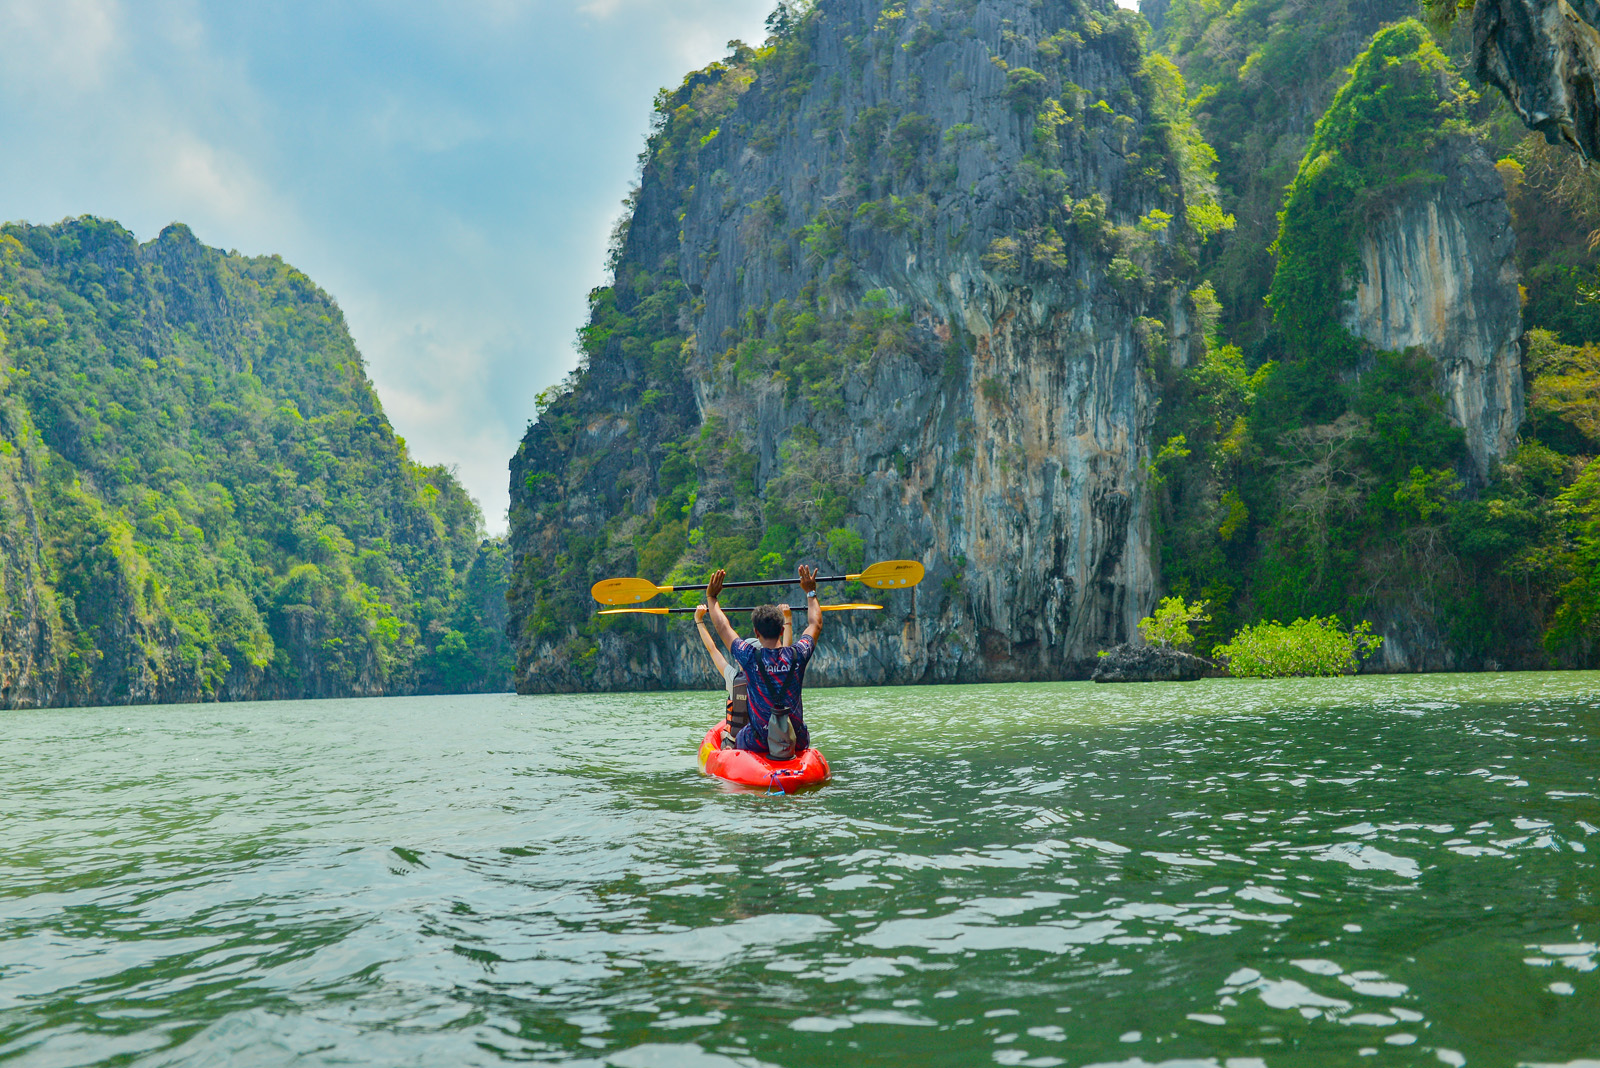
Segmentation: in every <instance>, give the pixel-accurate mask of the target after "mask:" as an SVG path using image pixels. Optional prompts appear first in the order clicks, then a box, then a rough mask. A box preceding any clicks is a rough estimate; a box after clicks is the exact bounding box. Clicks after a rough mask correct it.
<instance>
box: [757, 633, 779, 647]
mask: <svg viewBox="0 0 1600 1068" xmlns="http://www.w3.org/2000/svg"><path fill="white" fill-rule="evenodd" d="M756 637H757V638H759V639H760V640H761V648H763V649H778V648H781V647H782V641H783V639H781V638H768V637H767V636H765V635H763V634H757V635H756Z"/></svg>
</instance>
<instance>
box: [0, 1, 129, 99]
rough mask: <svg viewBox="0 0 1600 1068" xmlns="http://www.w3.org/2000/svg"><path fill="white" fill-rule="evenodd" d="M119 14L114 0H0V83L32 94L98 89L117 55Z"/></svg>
mask: <svg viewBox="0 0 1600 1068" xmlns="http://www.w3.org/2000/svg"><path fill="white" fill-rule="evenodd" d="M119 14H120V12H119V9H118V5H117V3H116V0H0V25H3V26H5V28H6V30H5V32H6V44H5V53H6V58H5V62H4V63H3V64H0V79H4V81H5V82H7V83H10V85H16V86H29V87H32V88H33V89H35V90H36V91H39V90H42V91H52V90H53V91H57V92H59V91H62V90H67V91H70V92H87V91H91V90H93V89H95V88H97V87H99V86H100V85H102V84H103V83H104V82H105V80H106V77H107V74H108V68H109V66H110V64H111V62H112V60H113V59H114V57H115V53H116V50H117V44H118V41H119V37H120V35H119V33H118V15H119ZM8 87H9V86H8Z"/></svg>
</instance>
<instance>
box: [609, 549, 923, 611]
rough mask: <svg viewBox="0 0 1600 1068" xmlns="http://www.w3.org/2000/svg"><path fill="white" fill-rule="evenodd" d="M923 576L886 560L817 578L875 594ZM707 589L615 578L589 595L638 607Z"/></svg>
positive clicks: (773, 582) (758, 582)
mask: <svg viewBox="0 0 1600 1068" xmlns="http://www.w3.org/2000/svg"><path fill="white" fill-rule="evenodd" d="M922 574H923V568H922V565H921V564H919V563H917V562H916V561H915V560H884V561H883V562H881V563H877V564H873V565H872V566H871V567H869V568H867V569H866V570H865V571H863V572H861V573H860V574H859V575H823V576H818V578H817V581H818V582H859V583H862V584H863V585H866V586H871V587H872V588H873V589H876V590H901V589H906V588H908V587H911V586H915V585H916V584H917V583H919V582H921V581H922ZM799 584H800V580H799V579H797V578H792V579H749V580H746V581H744V582H724V583H723V584H722V588H723V589H725V590H731V589H736V588H738V587H741V586H798V585H799ZM707 585H708V584H707V583H704V582H697V583H695V584H694V585H692V586H657V585H656V584H655V583H654V582H651V581H649V580H648V579H641V578H613V579H601V580H600V581H599V582H596V583H595V584H594V586H593V587H592V588H591V589H590V590H589V592H590V593H592V594H593V595H594V599H595V600H597V601H599V602H600V603H601V604H638V603H639V602H640V601H648V600H649V599H650V598H652V597H654V596H655V595H656V594H658V593H673V592H677V591H684V590H703V589H705V588H706V586H707Z"/></svg>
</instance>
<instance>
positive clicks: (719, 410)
mask: <svg viewBox="0 0 1600 1068" xmlns="http://www.w3.org/2000/svg"><path fill="white" fill-rule="evenodd" d="M775 23H776V24H777V29H778V32H777V33H776V34H775V36H774V37H773V38H772V39H771V40H770V41H769V42H768V43H767V44H766V45H765V46H764V47H763V48H761V49H746V48H740V49H738V50H736V51H735V52H734V53H733V54H732V55H730V56H729V57H728V59H727V60H726V61H724V62H723V63H719V64H715V65H713V66H712V67H710V68H708V69H707V70H704V71H701V72H698V73H696V74H694V75H691V76H690V77H689V78H688V79H687V80H686V81H685V82H684V84H683V86H682V87H680V88H679V89H677V90H675V91H673V92H670V93H665V92H664V93H663V94H662V96H661V98H660V99H658V102H657V103H658V125H657V129H656V132H655V134H654V136H653V137H652V139H651V142H650V148H649V151H648V153H647V155H646V157H645V166H644V171H643V178H642V182H641V185H640V188H639V191H638V193H637V195H636V197H635V198H634V200H633V202H632V204H631V209H632V210H631V216H630V218H629V220H628V223H627V228H626V232H625V234H624V235H623V236H622V238H621V240H620V243H619V245H618V247H617V250H616V253H615V273H616V281H615V284H614V285H613V286H611V287H608V288H607V289H605V290H602V291H599V292H597V293H596V294H595V296H594V298H593V301H592V304H593V309H592V312H593V314H592V318H591V324H590V326H589V327H588V328H587V329H586V330H585V332H584V337H583V343H584V351H585V355H586V364H585V366H584V368H583V369H582V370H581V371H580V372H579V373H578V374H577V375H576V376H575V377H574V379H573V380H572V381H571V382H570V383H569V385H568V387H567V389H566V390H565V391H562V392H558V393H557V394H556V395H553V396H551V397H548V398H547V399H546V400H545V402H544V406H543V407H542V408H541V410H540V413H539V419H538V421H537V423H535V424H534V425H533V426H532V427H531V428H530V430H529V433H528V436H527V438H526V439H525V440H524V442H523V443H522V446H521V448H520V449H519V450H518V453H517V455H516V457H515V458H514V460H513V462H512V479H511V490H512V501H513V504H512V525H513V534H512V547H513V552H514V560H515V563H514V568H515V571H514V576H513V585H512V591H511V600H512V609H513V625H514V627H515V628H516V630H517V637H518V649H519V659H518V670H517V685H518V688H519V689H521V690H524V691H527V690H552V689H555V690H560V689H574V688H578V687H594V688H600V689H620V688H636V687H654V686H661V685H686V684H693V683H695V682H698V681H700V680H702V679H705V678H707V676H706V673H705V668H704V665H703V664H702V663H701V658H702V657H703V654H702V653H700V651H699V650H698V647H697V646H693V647H692V646H691V644H690V641H689V640H686V639H689V638H690V637H691V635H690V632H688V631H687V628H686V627H680V628H678V629H673V627H672V625H670V624H669V625H667V626H665V627H663V626H662V625H661V624H659V623H655V622H651V623H639V622H635V621H629V620H626V619H624V620H622V621H618V620H616V619H613V620H610V621H600V622H597V621H595V620H594V618H593V616H592V612H593V607H594V606H593V604H592V602H591V601H589V600H588V597H587V588H588V586H589V584H590V583H591V582H593V581H594V580H595V579H597V578H599V577H602V576H604V575H607V574H619V575H623V574H633V573H640V574H642V575H644V576H645V577H648V578H651V579H653V580H656V581H662V580H672V579H674V578H675V579H677V580H678V581H689V580H691V579H697V578H701V577H703V575H704V573H705V572H706V571H707V570H708V569H709V568H710V567H711V566H713V565H717V564H721V565H726V566H729V567H731V568H734V569H735V570H736V571H737V572H738V573H739V574H741V575H745V574H749V573H751V572H753V571H759V572H764V573H769V574H783V573H792V569H793V567H794V565H795V564H796V563H798V562H801V561H810V562H813V563H820V564H822V565H823V566H825V567H827V568H829V569H852V568H854V567H857V566H859V564H860V563H861V562H862V561H864V560H867V561H870V560H874V559H885V558H898V557H911V558H916V559H919V560H921V561H922V562H923V563H924V564H925V565H926V566H927V568H928V577H927V579H926V580H925V581H924V582H923V584H922V586H921V588H920V589H918V590H917V591H916V593H915V594H914V595H911V594H894V595H890V596H889V598H888V604H889V609H890V610H889V611H886V612H884V613H883V614H882V617H881V618H879V619H876V620H867V619H864V618H856V619H852V620H851V621H849V622H838V623H833V624H831V625H830V628H829V634H828V636H827V640H826V641H825V642H824V650H825V655H823V656H822V657H821V658H820V659H819V661H818V663H817V666H816V671H815V674H814V675H813V676H812V677H813V678H814V679H815V680H816V681H819V682H820V681H827V682H858V683H865V682H882V681H894V682H908V681H956V680H1001V679H1030V678H1059V677H1068V676H1074V675H1082V674H1085V673H1086V669H1087V668H1088V667H1089V666H1090V665H1091V663H1092V661H1093V659H1094V655H1095V652H1096V651H1097V650H1098V649H1100V648H1101V647H1103V646H1105V645H1109V644H1113V643H1115V642H1117V641H1121V640H1123V639H1125V638H1126V637H1127V636H1128V635H1129V634H1130V632H1131V630H1132V626H1133V623H1134V622H1135V620H1136V619H1137V618H1138V617H1139V616H1140V615H1141V614H1142V613H1144V612H1145V611H1147V610H1148V609H1149V607H1150V605H1151V603H1152V597H1153V594H1154V589H1155V584H1156V574H1155V570H1154V568H1153V566H1152V555H1151V554H1152V549H1151V538H1152V529H1151V514H1150V510H1149V496H1148V493H1147V491H1146V488H1145V483H1146V471H1147V467H1148V464H1149V462H1150V459H1151V457H1152V454H1153V450H1152V447H1151V441H1150V437H1149V435H1150V428H1151V425H1152V420H1153V418H1154V414H1155V394H1154V391H1153V387H1152V379H1151V369H1152V367H1153V366H1154V365H1155V362H1156V358H1157V351H1158V350H1160V349H1164V347H1165V344H1166V343H1165V340H1164V334H1165V327H1164V326H1163V324H1162V322H1161V321H1160V320H1161V318H1163V317H1165V316H1167V315H1168V310H1169V309H1170V308H1172V307H1173V306H1174V305H1177V306H1180V307H1181V306H1182V305H1183V304H1184V303H1185V301H1186V300H1187V297H1186V296H1185V294H1186V292H1187V290H1188V288H1189V285H1190V283H1189V278H1190V274H1191V272H1192V269H1193V265H1194V263H1195V249H1196V247H1197V245H1198V244H1199V242H1200V241H1201V240H1202V238H1203V237H1204V236H1205V235H1206V234H1208V233H1210V232H1212V231H1214V230H1216V229H1217V228H1219V227H1220V226H1222V225H1223V224H1224V220H1223V218H1222V217H1221V213H1220V212H1219V211H1218V210H1217V209H1216V206H1215V203H1214V201H1213V199H1212V197H1211V191H1210V188H1209V150H1208V149H1207V148H1206V146H1205V145H1204V144H1203V142H1201V141H1200V140H1199V138H1198V136H1197V135H1195V133H1194V132H1193V130H1192V128H1191V127H1190V126H1189V125H1188V122H1187V116H1186V112H1185V101H1184V95H1183V87H1182V82H1181V79H1179V78H1178V77H1177V75H1176V72H1175V71H1174V70H1173V69H1172V67H1171V65H1170V64H1167V63H1165V62H1164V61H1161V60H1159V59H1152V58H1151V57H1149V56H1148V55H1147V54H1146V53H1145V51H1144V49H1143V47H1142V45H1141V40H1140V26H1141V23H1140V20H1139V19H1138V17H1137V16H1136V15H1134V14H1133V13H1131V12H1126V11H1121V10H1118V9H1117V8H1116V7H1115V6H1114V5H1112V4H1111V3H1108V2H1093V3H1090V2H1083V0H1046V2H1042V3H1038V2H1024V0H946V2H938V3H925V4H901V3H895V4H889V5H887V6H886V5H884V4H882V3H878V2H874V0H824V2H822V3H820V4H818V5H817V6H816V7H815V8H814V9H811V10H810V11H808V12H805V13H799V12H791V11H789V10H788V9H784V8H780V11H779V13H778V15H777V16H775Z"/></svg>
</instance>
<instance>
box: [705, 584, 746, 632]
mask: <svg viewBox="0 0 1600 1068" xmlns="http://www.w3.org/2000/svg"><path fill="white" fill-rule="evenodd" d="M727 574H728V573H727V572H726V571H724V570H722V568H720V567H719V568H717V569H716V570H715V571H713V572H712V573H711V580H710V581H709V582H707V583H706V611H707V614H709V615H710V616H711V625H712V626H713V627H715V628H716V630H717V636H718V637H719V638H721V639H722V642H723V644H724V645H726V646H727V647H728V648H729V649H732V648H733V643H734V642H736V641H738V640H739V634H738V632H737V631H735V630H734V629H733V624H731V623H729V622H728V614H727V613H726V612H724V611H723V610H722V606H721V605H720V604H718V603H717V595H718V594H719V593H721V592H722V580H723V579H724V578H726V577H727Z"/></svg>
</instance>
